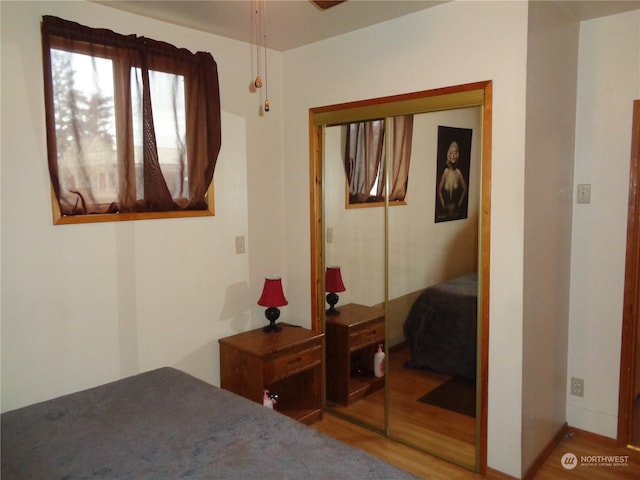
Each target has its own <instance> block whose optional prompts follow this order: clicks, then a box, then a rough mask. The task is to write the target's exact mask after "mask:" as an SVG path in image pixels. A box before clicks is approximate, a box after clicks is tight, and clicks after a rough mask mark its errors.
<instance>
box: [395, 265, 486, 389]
mask: <svg viewBox="0 0 640 480" xmlns="http://www.w3.org/2000/svg"><path fill="white" fill-rule="evenodd" d="M477 300H478V276H477V274H475V273H474V274H470V275H465V276H463V277H458V278H455V279H453V280H450V281H448V282H444V283H440V284H437V285H434V286H432V287H429V288H427V289H426V290H425V291H424V292H422V293H421V294H420V296H419V297H418V298H417V299H416V301H415V302H414V304H413V305H412V306H411V310H410V311H409V314H408V315H407V319H406V320H405V323H404V325H403V329H404V335H405V338H406V340H407V343H408V344H409V350H410V352H411V360H410V361H409V362H408V365H407V366H409V367H412V368H428V369H431V370H434V371H436V372H439V373H444V374H446V375H455V376H461V377H465V378H470V379H474V378H475V377H476V338H477V331H476V326H477V304H478V301H477Z"/></svg>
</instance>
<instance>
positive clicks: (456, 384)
mask: <svg viewBox="0 0 640 480" xmlns="http://www.w3.org/2000/svg"><path fill="white" fill-rule="evenodd" d="M418 401H419V402H423V403H427V404H429V405H433V406H436V407H440V408H445V409H447V410H452V411H454V412H457V413H461V414H462V415H466V416H468V417H475V416H476V383H475V381H473V380H468V379H466V378H458V377H454V378H452V379H450V380H447V381H446V382H444V383H443V384H442V385H440V386H439V387H437V388H435V389H433V390H431V391H430V392H429V393H427V394H426V395H425V396H423V397H420V398H419V399H418Z"/></svg>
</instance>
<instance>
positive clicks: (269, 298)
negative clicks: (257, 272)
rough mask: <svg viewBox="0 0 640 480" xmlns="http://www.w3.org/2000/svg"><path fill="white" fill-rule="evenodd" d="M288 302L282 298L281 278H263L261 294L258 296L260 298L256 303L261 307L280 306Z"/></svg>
mask: <svg viewBox="0 0 640 480" xmlns="http://www.w3.org/2000/svg"><path fill="white" fill-rule="evenodd" d="M288 304H289V302H287V299H286V298H284V292H283V291H282V280H281V279H280V277H267V278H265V279H264V287H263V289H262V295H261V296H260V300H258V305H262V306H263V307H282V306H284V305H288Z"/></svg>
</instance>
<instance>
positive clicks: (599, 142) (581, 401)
mask: <svg viewBox="0 0 640 480" xmlns="http://www.w3.org/2000/svg"><path fill="white" fill-rule="evenodd" d="M578 75H579V77H578V78H579V82H578V96H577V99H578V102H577V103H578V105H577V125H576V132H577V134H576V144H575V152H576V157H575V173H574V185H578V184H583V183H584V184H591V203H590V204H586V205H585V204H580V205H576V206H575V208H574V215H573V238H572V246H571V250H572V254H571V304H570V323H569V357H568V368H567V376H568V377H569V378H570V377H572V376H573V377H579V378H583V379H584V397H583V398H580V397H576V396H572V395H568V396H567V420H568V422H569V424H570V425H572V426H575V427H578V428H581V429H584V430H588V431H590V432H595V433H598V434H601V435H605V436H608V437H612V438H614V437H615V436H616V429H617V421H618V419H617V415H618V385H619V378H620V377H619V375H620V345H621V331H622V302H623V287H624V261H625V248H626V226H627V201H628V194H629V166H630V152H631V117H632V102H633V100H634V99H638V98H640V12H639V11H638V10H636V11H634V12H630V13H623V14H619V15H613V16H610V17H604V18H601V19H597V20H591V21H586V22H583V23H582V24H581V26H580V53H579V63H578ZM574 194H575V192H574ZM566 388H567V392H569V386H568V385H567V386H566Z"/></svg>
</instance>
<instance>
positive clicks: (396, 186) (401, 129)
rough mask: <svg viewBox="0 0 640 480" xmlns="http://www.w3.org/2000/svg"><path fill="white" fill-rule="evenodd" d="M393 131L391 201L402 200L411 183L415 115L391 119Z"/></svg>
mask: <svg viewBox="0 0 640 480" xmlns="http://www.w3.org/2000/svg"><path fill="white" fill-rule="evenodd" d="M391 128H392V132H393V149H392V162H391V164H392V168H391V185H390V190H391V192H390V193H389V201H390V202H392V201H402V200H404V197H405V196H406V195H407V187H408V185H409V163H410V160H411V142H412V141H413V115H401V116H398V117H393V118H392V120H391Z"/></svg>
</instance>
